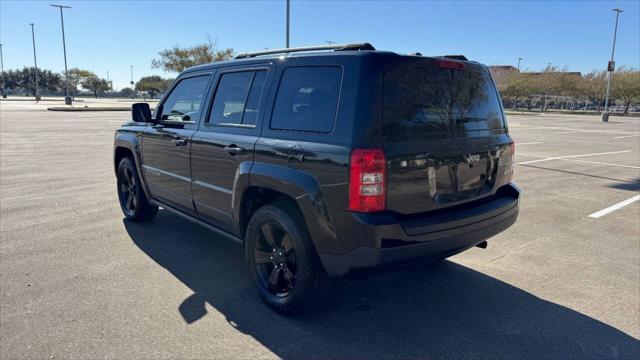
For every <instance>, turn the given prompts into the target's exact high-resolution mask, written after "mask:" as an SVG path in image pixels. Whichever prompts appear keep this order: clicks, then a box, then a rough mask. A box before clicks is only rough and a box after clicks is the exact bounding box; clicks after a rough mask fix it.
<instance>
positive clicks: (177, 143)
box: [171, 138, 187, 146]
mask: <svg viewBox="0 0 640 360" xmlns="http://www.w3.org/2000/svg"><path fill="white" fill-rule="evenodd" d="M171 143H172V144H173V145H175V146H185V145H187V140H185V139H180V138H177V139H173V140H171Z"/></svg>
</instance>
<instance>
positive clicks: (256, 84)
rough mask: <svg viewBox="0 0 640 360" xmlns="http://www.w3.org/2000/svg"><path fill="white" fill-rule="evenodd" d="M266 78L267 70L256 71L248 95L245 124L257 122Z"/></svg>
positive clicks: (243, 118) (243, 119) (243, 120)
mask: <svg viewBox="0 0 640 360" xmlns="http://www.w3.org/2000/svg"><path fill="white" fill-rule="evenodd" d="M266 79H267V72H266V71H258V72H256V74H255V76H254V78H253V84H251V90H249V96H248V97H247V105H246V106H245V109H244V116H243V117H242V123H243V124H245V125H255V124H256V118H257V117H258V109H259V108H260V99H261V98H262V89H263V88H264V82H265V80H266Z"/></svg>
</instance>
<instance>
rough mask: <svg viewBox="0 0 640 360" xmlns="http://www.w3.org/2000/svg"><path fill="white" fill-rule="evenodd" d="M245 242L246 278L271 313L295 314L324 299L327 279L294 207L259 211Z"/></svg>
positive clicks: (250, 224)
mask: <svg viewBox="0 0 640 360" xmlns="http://www.w3.org/2000/svg"><path fill="white" fill-rule="evenodd" d="M245 239H246V242H245V258H246V262H247V266H248V270H249V275H250V276H251V279H252V280H253V282H254V284H255V286H256V288H257V290H258V295H259V296H260V298H261V299H262V300H263V301H264V302H265V303H267V305H269V306H270V307H271V308H272V309H274V310H276V311H277V312H279V313H281V314H287V313H292V312H297V311H301V310H303V309H306V308H309V307H311V306H313V305H315V304H316V303H317V302H318V300H320V299H322V298H323V297H324V295H325V294H326V292H327V288H328V287H327V284H328V279H327V275H326V273H325V271H324V268H323V267H322V265H321V264H320V260H319V258H318V255H317V254H316V252H315V249H314V247H313V245H312V243H311V240H310V239H309V235H308V232H307V230H306V227H305V226H304V219H303V218H302V216H301V215H300V213H299V212H298V210H297V208H296V207H294V206H292V205H291V204H288V203H286V202H283V203H279V204H275V205H266V206H264V207H262V208H260V209H258V210H257V211H256V212H255V214H254V215H253V217H252V218H251V220H250V221H249V224H248V226H247V234H246V237H245Z"/></svg>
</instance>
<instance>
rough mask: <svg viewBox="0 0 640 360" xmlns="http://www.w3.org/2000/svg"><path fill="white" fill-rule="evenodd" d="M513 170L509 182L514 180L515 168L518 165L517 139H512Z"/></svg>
mask: <svg viewBox="0 0 640 360" xmlns="http://www.w3.org/2000/svg"><path fill="white" fill-rule="evenodd" d="M510 145H511V172H510V174H509V182H511V181H513V170H514V169H515V167H516V141H515V140H512V141H511V144H510Z"/></svg>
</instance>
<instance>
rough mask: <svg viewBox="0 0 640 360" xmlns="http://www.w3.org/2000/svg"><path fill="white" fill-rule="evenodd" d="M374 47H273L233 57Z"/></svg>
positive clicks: (343, 45) (370, 47)
mask: <svg viewBox="0 0 640 360" xmlns="http://www.w3.org/2000/svg"><path fill="white" fill-rule="evenodd" d="M375 49H376V48H374V47H373V45H371V44H369V43H360V44H342V45H318V46H303V47H296V48H286V49H273V50H265V51H256V52H247V53H242V54H238V55H236V57H235V59H245V58H250V57H256V56H263V55H271V54H288V53H293V52H302V51H318V50H333V51H347V50H375Z"/></svg>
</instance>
